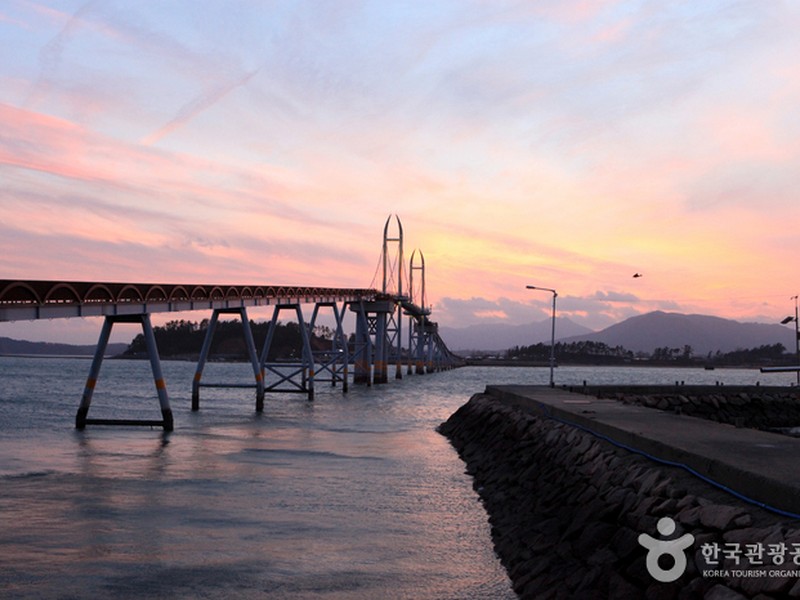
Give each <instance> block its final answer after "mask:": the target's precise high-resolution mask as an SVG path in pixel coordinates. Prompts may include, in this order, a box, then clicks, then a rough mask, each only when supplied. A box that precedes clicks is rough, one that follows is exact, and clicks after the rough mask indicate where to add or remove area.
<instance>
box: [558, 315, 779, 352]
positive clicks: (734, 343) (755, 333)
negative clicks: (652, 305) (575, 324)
mask: <svg viewBox="0 0 800 600" xmlns="http://www.w3.org/2000/svg"><path fill="white" fill-rule="evenodd" d="M794 336H795V332H794V328H789V327H785V326H783V325H778V324H775V325H768V324H764V323H741V322H739V321H733V320H731V319H722V318H720V317H711V316H706V315H684V314H680V313H667V312H662V311H655V312H651V313H647V314H644V315H639V316H636V317H631V318H630V319H626V320H625V321H622V322H621V323H617V324H616V325H612V326H611V327H608V328H606V329H603V330H602V331H598V332H596V333H591V334H588V335H584V334H578V335H576V336H572V337H570V338H567V339H564V340H562V341H565V342H577V341H581V340H588V341H593V342H603V343H605V344H607V345H609V346H612V347H613V346H624V347H625V348H627V349H628V350H632V351H634V352H647V353H652V352H653V350H654V349H656V348H663V347H665V346H666V347H669V348H681V349H683V347H684V346H687V345H688V346H691V347H692V350H693V353H694V355H695V356H698V355H705V354H708V353H709V352H712V353H715V352H717V350H719V351H720V352H732V351H734V350H739V349H750V348H757V347H759V346H769V345H772V344H778V343H780V344H783V345H784V346H785V347H786V350H787V351H788V352H793V351H794V349H795V341H794Z"/></svg>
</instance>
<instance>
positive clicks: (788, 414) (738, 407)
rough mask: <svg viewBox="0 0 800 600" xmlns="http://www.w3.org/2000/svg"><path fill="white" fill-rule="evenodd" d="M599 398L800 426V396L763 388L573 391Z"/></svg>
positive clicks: (719, 418)
mask: <svg viewBox="0 0 800 600" xmlns="http://www.w3.org/2000/svg"><path fill="white" fill-rule="evenodd" d="M572 391H576V392H579V393H582V394H590V395H592V396H595V397H597V398H612V399H614V400H618V401H620V402H623V403H625V404H636V405H639V406H646V407H647V408H655V409H658V410H664V411H671V412H678V413H681V414H685V415H689V416H692V417H699V418H701V419H708V420H709V421H716V422H718V423H728V424H730V425H735V426H737V427H750V428H753V429H770V430H773V429H790V428H794V427H800V393H798V391H797V390H796V389H793V388H788V389H787V388H785V387H782V388H777V387H762V386H715V387H710V386H676V387H672V386H669V387H668V388H666V389H661V390H658V389H657V388H654V387H653V386H624V387H620V386H595V387H586V388H580V387H578V388H572Z"/></svg>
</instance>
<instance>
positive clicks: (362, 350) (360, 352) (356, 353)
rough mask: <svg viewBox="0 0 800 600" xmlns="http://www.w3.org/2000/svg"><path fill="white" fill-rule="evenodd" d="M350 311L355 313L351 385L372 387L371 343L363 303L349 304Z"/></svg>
mask: <svg viewBox="0 0 800 600" xmlns="http://www.w3.org/2000/svg"><path fill="white" fill-rule="evenodd" d="M350 310H352V311H353V312H354V313H356V337H355V348H354V349H353V359H354V361H355V364H354V370H353V383H354V384H355V385H366V386H370V385H372V377H371V375H372V373H371V364H372V343H371V342H370V339H369V322H368V320H367V312H366V309H365V308H364V303H363V302H358V303H355V302H354V303H351V304H350Z"/></svg>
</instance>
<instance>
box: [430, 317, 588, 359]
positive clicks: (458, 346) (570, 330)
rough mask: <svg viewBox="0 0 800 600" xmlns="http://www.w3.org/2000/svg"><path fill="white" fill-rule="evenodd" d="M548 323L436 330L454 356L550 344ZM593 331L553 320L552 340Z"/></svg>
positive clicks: (562, 320)
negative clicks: (543, 343)
mask: <svg viewBox="0 0 800 600" xmlns="http://www.w3.org/2000/svg"><path fill="white" fill-rule="evenodd" d="M551 328H552V320H551V319H546V320H544V321H540V322H538V323H529V324H527V325H508V324H505V323H495V324H489V323H487V324H480V325H470V326H468V327H461V328H456V327H440V328H439V335H440V336H441V337H442V339H443V340H444V343H445V344H447V347H448V348H450V349H451V350H453V351H454V352H456V353H459V352H461V353H464V352H467V351H486V352H498V351H501V350H508V349H509V348H513V347H514V346H530V345H532V344H538V343H539V342H547V343H549V342H550V334H551ZM590 333H593V331H592V330H591V329H589V328H587V327H583V326H582V325H578V324H577V323H574V322H572V321H570V320H569V319H568V318H566V317H557V318H556V340H558V339H560V338H562V337H564V336H580V335H584V334H590Z"/></svg>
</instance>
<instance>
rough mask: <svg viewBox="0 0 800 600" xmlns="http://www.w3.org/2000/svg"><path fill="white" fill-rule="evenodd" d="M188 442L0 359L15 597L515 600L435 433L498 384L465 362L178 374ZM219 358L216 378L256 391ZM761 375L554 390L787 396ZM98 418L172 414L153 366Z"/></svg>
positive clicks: (103, 378)
mask: <svg viewBox="0 0 800 600" xmlns="http://www.w3.org/2000/svg"><path fill="white" fill-rule="evenodd" d="M162 368H163V371H164V376H165V379H166V382H167V389H168V392H169V394H170V400H171V404H172V409H173V413H174V417H175V431H174V432H172V433H169V434H165V433H163V432H162V431H161V430H160V429H159V428H141V427H139V428H136V427H102V426H91V425H90V426H88V427H87V429H86V430H84V431H77V430H75V429H74V416H75V411H76V409H77V406H78V403H79V400H80V395H81V393H82V391H83V385H84V383H85V379H86V376H87V374H88V370H89V361H88V360H80V359H42V358H12V357H0V597H3V598H31V597H34V598H102V597H115V598H167V597H168V598H231V597H236V598H264V597H269V598H291V599H295V598H312V599H313V598H319V599H338V598H348V599H351V598H352V599H362V598H363V599H367V598H369V599H372V598H415V599H426V598H430V599H447V598H453V599H456V598H459V599H473V598H474V599H484V598H499V599H503V598H514V597H515V595H514V593H513V591H512V590H511V588H510V583H509V580H508V577H507V575H506V573H505V571H504V569H503V568H502V566H501V565H500V563H499V562H498V560H497V558H496V556H495V554H494V552H493V549H492V543H491V537H490V529H489V525H488V522H487V516H486V513H485V511H484V509H483V507H482V505H481V503H480V502H479V501H478V497H477V495H476V494H475V493H474V491H473V490H472V485H471V480H470V478H469V476H467V475H466V474H465V473H464V465H463V463H462V462H461V461H460V460H459V458H458V456H457V454H456V453H455V451H454V450H453V449H452V447H451V446H450V445H449V443H448V442H447V440H446V439H445V438H443V437H442V436H440V435H439V434H437V433H436V431H435V428H436V426H437V425H438V424H439V423H441V422H442V421H444V420H445V419H447V417H448V416H449V415H450V414H452V413H453V412H454V411H455V410H456V409H457V408H458V407H459V406H460V405H462V404H463V403H465V402H466V401H467V400H468V399H469V397H470V396H471V395H472V394H474V393H476V392H481V391H483V389H484V388H485V386H486V385H487V384H514V383H519V384H535V385H546V384H547V382H548V381H549V370H548V369H547V368H495V367H468V368H461V369H455V370H452V371H444V372H440V373H434V374H428V375H408V376H404V377H403V379H402V380H400V381H395V380H392V381H390V383H388V384H386V385H376V386H373V387H363V386H353V385H351V386H350V391H349V392H348V393H347V394H343V393H342V391H341V388H339V387H331V386H330V384H323V383H318V384H317V387H316V396H315V400H314V402H309V401H308V400H307V398H306V396H305V395H298V394H268V395H267V398H266V401H265V407H264V411H263V413H256V412H255V391H254V390H253V389H216V388H214V389H212V388H204V389H202V390H201V400H200V411H199V412H191V410H190V396H191V381H192V377H193V375H194V365H193V364H192V363H188V362H173V361H165V362H164V363H162ZM252 378H253V375H252V371H251V370H250V366H249V365H245V364H231V363H212V364H209V365H207V367H206V370H205V373H204V381H209V382H212V381H224V382H232V381H235V382H239V383H246V382H248V381H252ZM793 380H794V374H791V373H789V374H769V375H765V374H761V373H758V372H757V371H752V370H717V371H703V370H701V369H651V368H643V367H638V368H590V367H560V368H558V369H557V370H556V383H557V384H562V383H565V384H570V385H581V384H582V382H583V381H586V382H587V383H589V384H605V383H660V384H672V383H675V382H676V381H682V382H684V383H686V384H687V385H689V384H714V383H726V384H754V383H756V382H757V381H761V382H762V383H763V384H770V385H773V384H774V385H789V384H790V383H791V382H792V381H793ZM89 416H90V418H102V417H108V418H138V419H159V418H160V411H159V406H158V401H157V396H156V392H155V388H154V385H153V380H152V375H151V373H150V370H149V363H147V362H146V361H121V360H107V361H106V362H105V363H104V365H103V368H102V370H101V373H100V378H99V382H98V384H97V388H96V391H95V394H94V399H93V403H92V407H91V410H90V413H89Z"/></svg>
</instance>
